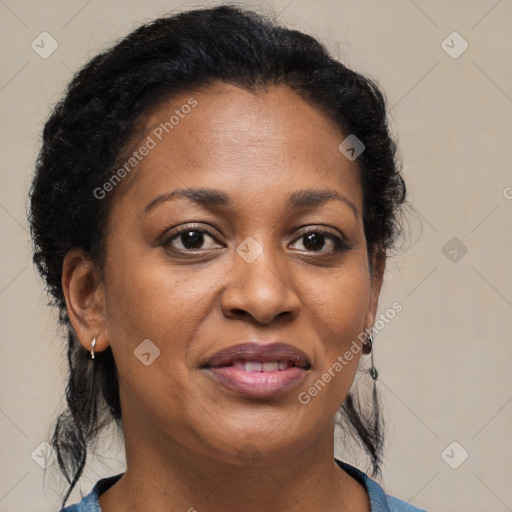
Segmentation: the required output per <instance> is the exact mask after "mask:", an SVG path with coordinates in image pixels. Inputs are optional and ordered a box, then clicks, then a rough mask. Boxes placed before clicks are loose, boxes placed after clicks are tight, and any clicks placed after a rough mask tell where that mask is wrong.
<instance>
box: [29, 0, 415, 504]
mask: <svg viewBox="0 0 512 512" xmlns="http://www.w3.org/2000/svg"><path fill="white" fill-rule="evenodd" d="M214 82H225V83H231V84H235V85H237V86H241V87H244V88H246V89H249V90H254V89H256V88H258V87H267V86H273V85H285V86H287V87H288V88H290V89H291V90H293V91H295V92H296V93H298V94H299V95H300V96H301V97H302V98H304V99H305V100H307V101H309V102H312V103H313V104H314V105H316V107H317V108H318V109H320V110H322V111H323V112H325V113H326V114H327V115H329V116H330V117H331V118H332V119H334V120H335V121H336V122H337V124H338V126H339V127H340V129H341V131H342V133H344V134H345V135H349V134H355V135H356V136H357V138H358V139H360V140H361V141H362V142H363V143H364V145H365V150H364V152H363V153H362V154H361V155H360V156H359V157H358V159H357V163H358V169H359V174H360V182H361V186H362V190H363V222H364V231H365V236H366V241H367V246H368V254H369V255H371V254H374V253H375V251H377V253H380V255H381V256H385V255H386V253H387V251H388V249H390V248H392V247H393V246H394V243H395V241H396V239H397V238H398V236H399V235H400V233H401V231H402V224H401V216H400V212H401V206H402V205H403V203H405V184H404V182H403V180H402V178H401V176H400V172H399V165H398V158H397V155H396V146H395V143H394V141H393V140H392V137H391V135H390V130H389V128H388V123H387V116H386V104H385V100H384V97H383V94H382V92H381V91H380V90H379V87H378V86H377V84H376V83H374V82H373V81H372V80H370V79H368V78H366V77H364V76H362V75H361V74H358V73H356V72H354V71H352V70H350V69H348V68H347V67H345V66H344V65H343V64H341V63H340V62H339V61H337V60H335V59H334V58H333V57H332V56H331V55H330V54H329V52H328V51H327V50H326V48H325V47H324V46H323V45H322V44H321V43H319V42H318V41H317V40H315V39H314V38H313V37H311V36H309V35H306V34H304V33H302V32H299V31H296V30H290V29H288V28H285V27H283V26H280V25H278V24H277V22H276V21H275V19H273V18H272V17H270V16H267V15H262V14H259V13H256V12H254V11H250V10H247V9H245V8H240V7H237V6H233V5H231V6H228V5H222V6H218V7H215V8H206V9H195V10H189V11H186V12H181V13H178V14H173V15H171V16H167V17H163V18H159V19H156V20H154V21H152V22H150V23H147V24H144V25H142V26H140V27H139V28H137V29H136V30H134V31H133V32H132V33H130V34H129V35H128V36H126V37H125V38H124V39H122V40H121V41H120V42H118V43H117V44H115V45H114V46H113V47H112V48H110V49H108V50H106V51H104V52H102V53H101V54H99V55H97V56H96V57H94V58H93V59H92V60H91V61H90V62H88V63H87V64H86V65H85V66H84V67H83V68H82V69H81V70H80V71H79V72H78V73H76V75H75V76H74V78H73V80H72V81H71V83H70V84H69V86H68V88H67V91H66V94H65V96H64V97H63V99H62V100H61V101H60V102H59V103H58V104H57V105H56V106H55V108H54V110H53V112H52V114H51V116H50V117H49V119H48V121H47V122H46V124H45V127H44V131H43V140H42V147H41V150H40V153H39V156H38V159H37V163H36V169H35V175H34V179H33V182H32V187H31V190H30V211H29V224H30V228H31V234H32V238H33V243H34V255H33V261H34V264H35V266H36V268H37V271H38V272H39V273H40V275H41V276H42V277H43V279H44V281H45V283H46V289H47V291H48V293H49V295H50V296H51V299H50V304H51V305H53V306H56V307H57V308H58V310H59V323H60V324H61V325H62V326H63V327H64V328H65V329H66V331H67V338H68V348H67V356H68V362H69V380H68V383H67V388H66V402H67V408H65V410H63V411H62V412H61V413H60V415H59V416H58V418H57V420H56V422H55V424H54V426H53V436H52V439H51V445H52V447H53V449H54V450H55V452H56V455H57V461H58V465H59V469H60V471H61V472H62V474H63V475H64V477H65V478H66V480H67V482H68V483H69V489H68V491H67V493H66V494H65V496H64V499H63V502H62V503H63V506H64V504H65V502H66V500H67V499H68V497H69V494H70V493H71V491H72V489H73V488H74V486H75V485H76V483H77V482H78V480H79V478H80V476H81V475H82V472H83V470H84V467H85V463H86V456H87V449H88V448H91V447H92V446H93V444H94V442H95V441H96V440H97V438H98V434H99V433H100V431H101V430H102V429H103V428H104V427H105V426H107V425H109V424H111V423H112V422H114V425H115V426H117V427H118V429H119V430H118V432H121V433H122V415H121V404H120V399H119V385H118V379H117V373H116V364H115V361H114V358H113V354H112V351H111V349H110V348H108V349H107V350H105V351H103V352H101V353H99V354H98V355H97V357H96V360H95V361H94V362H91V361H90V359H89V357H88V352H87V351H86V350H85V349H84V348H83V347H82V346H81V345H80V342H79V341H78V339H77V336H76V333H75V332H74V329H73V327H72V325H71V322H70V320H69V316H68V314H67V310H66V303H65V298H64V294H63V290H62V284H61V279H62V266H63V260H64V257H65V255H66V254H67V252H68V251H69V250H70V249H71V248H73V247H80V248H82V249H83V250H84V251H86V252H87V253H88V254H89V255H90V257H91V258H92V259H93V261H95V262H96V263H97V264H98V265H99V267H100V268H101V267H102V265H103V262H104V248H105V238H106V236H107V233H106V231H105V225H106V219H107V216H108V215H109V211H110V209H111V206H112V204H113V202H114V201H115V200H116V191H114V192H112V193H110V194H109V195H108V197H107V198H106V199H103V200H98V199H97V198H96V196H95V194H94V193H93V191H94V190H95V189H97V188H98V187H101V186H102V184H104V183H105V182H106V181H107V180H108V179H109V177H111V176H112V174H113V173H114V171H115V169H116V166H117V165H118V162H119V161H120V157H121V155H122V153H123V151H126V150H127V148H128V146H129V144H130V142H131V141H133V139H134V137H136V136H137V134H138V133H139V131H140V127H141V126H143V122H144V120H145V119H147V116H148V114H149V113H150V112H151V111H152V109H155V108H157V107H158V106H159V105H160V104H161V103H162V102H163V101H165V100H168V99H170V98H172V97H174V96H176V95H177V94H179V93H182V92H186V91H189V92H190V91H192V90H198V89H199V88H201V87H205V86H208V85H210V84H212V83H214ZM370 261H371V259H370ZM365 378H366V377H365ZM359 394H360V387H358V386H356V388H355V389H354V388H353V389H352V390H351V392H350V394H349V395H348V397H347V399H346V400H345V402H344V404H343V405H342V407H341V408H340V413H339V418H338V419H340V420H341V424H342V426H343V428H344V429H345V430H346V431H347V433H348V434H349V435H348V436H347V438H349V439H350V438H354V439H355V440H356V441H357V442H358V443H359V444H360V445H361V446H362V447H363V448H364V450H365V451H366V453H367V455H368V457H369V460H370V463H371V466H372V474H373V475H377V474H379V472H380V465H381V462H382V448H383V424H382V417H381V414H380V406H379V400H378V397H377V391H376V389H375V387H374V388H373V399H372V400H369V399H368V398H364V397H362V395H361V396H359Z"/></svg>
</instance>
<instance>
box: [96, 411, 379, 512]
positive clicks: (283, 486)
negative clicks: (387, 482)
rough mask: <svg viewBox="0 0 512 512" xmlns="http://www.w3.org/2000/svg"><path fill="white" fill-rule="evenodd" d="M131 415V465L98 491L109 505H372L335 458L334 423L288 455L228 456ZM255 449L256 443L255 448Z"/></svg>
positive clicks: (282, 509) (355, 510) (170, 508)
mask: <svg viewBox="0 0 512 512" xmlns="http://www.w3.org/2000/svg"><path fill="white" fill-rule="evenodd" d="M129 425H132V426H133V423H132V422H129V421H128V422H125V432H124V435H125V447H126V464H127V469H126V472H125V474H124V475H123V476H122V477H121V479H120V480H119V481H118V482H117V483H116V484H115V485H114V486H113V487H112V488H110V489H108V490H107V491H106V492H105V493H103V494H102V495H101V496H100V506H101V509H102V511H103V512H118V511H121V510H130V511H132V512H142V511H144V512H150V511H151V512H153V511H154V512H156V511H158V512H177V511H180V512H183V511H189V512H194V511H197V512H202V511H206V510H207V511H208V512H221V511H222V512H230V511H235V510H244V511H245V512H260V511H261V510H267V511H269V512H274V511H276V512H277V511H279V512H304V510H325V511H326V512H328V511H337V512H341V511H347V512H348V511H349V510H350V511H352V512H359V511H361V512H363V511H365V512H366V511H369V510H370V505H369V499H368V495H367V493H366V490H365V489H364V488H363V486H362V485H361V484H360V483H358V482H357V481H356V480H355V479H353V478H352V477H351V476H349V475H348V474H347V473H346V472H345V471H343V470H342V469H341V468H339V467H338V466H337V465H336V463H335V462H334V457H333V453H334V424H331V425H329V428H328V429H326V431H325V432H323V433H322V434H321V435H320V436H319V438H318V439H317V441H316V442H314V443H312V444H311V445H310V446H308V447H307V448H306V449H304V450H302V451H301V452H299V453H296V454H293V455H291V456H290V458H289V459H287V460H279V461H277V460H272V458H271V457H269V459H270V460H267V459H266V458H264V457H263V456H262V457H261V459H258V457H254V459H253V460H252V461H251V457H250V454H249V457H248V459H247V461H248V463H247V464H244V465H240V464H233V463H230V462H226V461H223V460H222V458H221V457H219V458H214V457H211V456H208V455H205V454H203V453H199V452H197V451H191V450H190V449H188V448H186V447H184V446H183V445H181V444H179V443H176V442H175V441H173V440H170V439H169V437H168V436H165V437H164V436H163V435H159V434H158V432H152V433H151V435H148V433H147V432H145V433H144V435H142V434H139V432H138V431H137V429H132V428H129ZM256 452H258V450H257V449H256Z"/></svg>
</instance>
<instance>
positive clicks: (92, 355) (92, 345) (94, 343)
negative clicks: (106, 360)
mask: <svg viewBox="0 0 512 512" xmlns="http://www.w3.org/2000/svg"><path fill="white" fill-rule="evenodd" d="M95 346H96V338H94V339H93V340H92V342H91V359H94V347H95Z"/></svg>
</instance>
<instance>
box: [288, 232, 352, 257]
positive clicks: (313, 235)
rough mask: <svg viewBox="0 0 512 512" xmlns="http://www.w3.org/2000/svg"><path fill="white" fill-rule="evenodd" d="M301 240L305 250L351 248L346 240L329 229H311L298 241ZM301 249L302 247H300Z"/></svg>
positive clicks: (318, 250) (337, 250)
mask: <svg viewBox="0 0 512 512" xmlns="http://www.w3.org/2000/svg"><path fill="white" fill-rule="evenodd" d="M301 240H302V245H303V247H304V249H303V250H306V251H311V252H319V253H332V252H341V251H346V250H348V249H349V246H348V244H347V243H346V242H345V241H344V240H342V239H341V238H339V237H337V236H336V235H333V234H332V233H330V232H327V231H319V230H315V231H310V232H309V233H305V234H303V235H302V236H301V237H300V238H298V239H297V242H298V241H301ZM297 242H295V243H297ZM299 250H301V249H300V248H299Z"/></svg>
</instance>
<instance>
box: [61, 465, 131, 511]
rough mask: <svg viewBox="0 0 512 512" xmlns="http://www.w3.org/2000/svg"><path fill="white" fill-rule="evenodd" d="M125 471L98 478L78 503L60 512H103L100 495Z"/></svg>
mask: <svg viewBox="0 0 512 512" xmlns="http://www.w3.org/2000/svg"><path fill="white" fill-rule="evenodd" d="M123 474H124V473H119V474H118V475H114V476H109V477H107V478H102V479H101V480H98V481H97V482H96V484H95V485H94V487H93V488H92V489H91V491H90V492H89V493H88V494H86V495H85V496H84V497H83V498H82V499H81V500H80V501H79V502H78V503H75V504H73V505H69V506H67V507H64V508H61V509H60V510H59V512H101V508H100V501H99V497H100V495H101V494H102V493H103V492H105V491H106V490H107V489H109V488H110V487H112V486H113V485H114V484H115V483H116V482H117V481H118V480H119V479H120V478H121V477H122V476H123Z"/></svg>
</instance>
